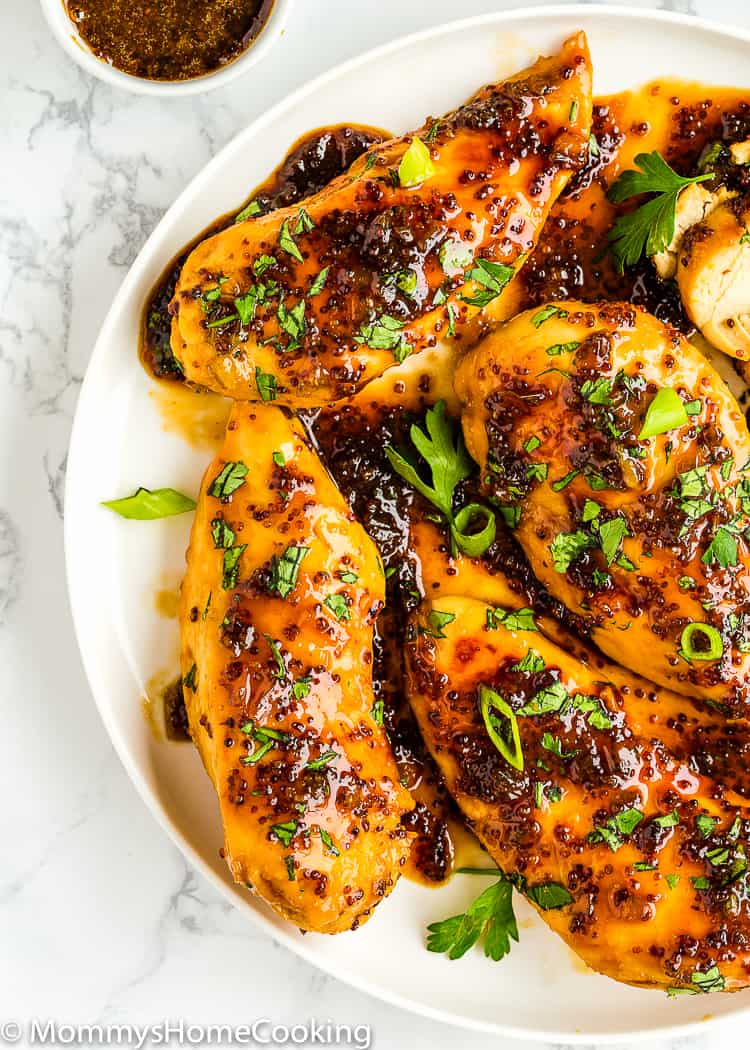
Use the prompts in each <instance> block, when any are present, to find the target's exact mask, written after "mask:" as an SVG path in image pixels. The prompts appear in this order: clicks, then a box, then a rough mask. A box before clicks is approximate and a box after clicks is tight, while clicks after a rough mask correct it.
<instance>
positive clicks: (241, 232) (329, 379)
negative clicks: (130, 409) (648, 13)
mask: <svg viewBox="0 0 750 1050" xmlns="http://www.w3.org/2000/svg"><path fill="white" fill-rule="evenodd" d="M590 88H591V65H590V61H589V55H588V48H587V44H586V39H585V36H584V34H582V33H577V34H574V35H572V36H571V37H570V38H569V39H568V40H566V41H565V42H564V44H563V45H562V48H561V50H560V52H559V53H558V54H556V55H554V56H551V57H549V58H540V59H539V60H538V61H537V62H536V63H534V65H533V66H531V67H530V68H529V69H526V70H522V71H521V72H519V73H517V74H515V75H514V76H512V77H509V78H508V79H506V80H503V81H501V82H499V83H497V84H490V85H487V86H485V87H483V88H481V89H480V90H479V91H478V92H477V93H476V95H474V96H473V97H472V98H471V99H470V100H469V101H468V102H467V103H465V104H464V105H461V106H459V107H458V108H457V109H455V110H454V111H453V112H451V113H448V114H446V115H445V116H443V117H439V118H437V119H432V118H429V119H428V120H427V121H426V122H425V124H424V125H422V126H421V127H419V128H417V129H415V130H414V131H412V132H410V133H407V134H405V135H402V136H400V137H398V138H395V139H392V140H390V141H389V142H385V143H382V144H380V145H377V146H374V147H372V148H371V149H370V150H368V152H367V155H366V156H365V157H362V158H360V160H359V161H357V162H355V164H354V165H353V166H352V167H351V168H350V169H349V171H348V172H347V173H346V174H345V175H343V176H341V177H339V178H338V179H335V180H334V181H333V182H331V183H329V184H328V185H327V186H326V187H325V188H324V189H323V190H321V191H320V192H319V193H316V194H313V195H312V196H311V197H309V198H307V199H306V201H305V203H304V208H300V207H297V206H294V207H290V208H281V209H277V210H275V211H272V212H269V213H267V214H263V215H258V216H256V217H255V218H252V217H251V218H249V219H248V220H247V221H242V222H239V223H236V224H234V225H233V226H231V227H229V228H227V229H226V230H223V231H222V232H221V233H218V234H216V235H214V236H213V237H209V238H208V239H207V240H205V241H202V242H201V243H200V244H199V245H198V246H197V247H196V248H195V249H194V250H193V251H192V252H191V253H190V255H189V257H188V259H187V260H186V262H185V265H184V267H183V269H182V272H181V274H180V278H179V280H178V283H177V289H176V292H175V297H174V299H173V301H172V303H171V306H170V309H171V311H172V313H173V324H172V349H173V351H174V353H175V356H176V357H177V358H178V360H179V361H180V362H181V364H182V366H183V368H184V371H185V374H186V376H187V377H188V378H189V379H191V380H192V381H193V382H195V383H198V384H200V385H202V386H206V387H208V388H209V389H211V390H214V391H216V392H217V393H221V394H224V395H226V396H228V397H232V398H234V399H235V400H248V401H254V400H257V399H258V398H261V399H263V400H268V401H270V400H273V401H275V402H276V403H277V404H278V405H284V406H286V407H291V408H297V407H305V408H310V407H317V406H320V405H323V404H326V403H328V402H331V401H334V400H338V399H341V398H343V397H346V396H349V395H351V394H353V393H355V392H356V391H357V390H359V389H361V388H362V387H363V386H364V385H365V384H366V383H367V382H368V381H369V380H371V379H372V378H374V377H375V376H377V375H379V374H380V373H381V372H383V371H384V370H385V369H388V368H390V367H392V366H393V364H394V362H401V361H403V360H404V359H405V358H406V357H407V356H409V355H412V354H418V353H421V352H423V351H424V350H425V349H427V348H430V347H434V346H436V345H437V344H438V342H439V341H442V340H444V339H445V338H447V337H453V336H454V335H455V336H456V337H458V336H459V335H463V333H464V331H465V330H466V329H467V328H468V327H469V326H470V324H471V322H472V321H473V319H474V318H476V317H478V316H479V314H480V312H481V311H483V310H484V308H485V307H487V306H488V304H489V303H490V302H491V301H493V300H495V299H499V296H500V292H501V291H502V288H504V287H505V285H507V284H508V282H509V281H510V280H512V278H513V276H514V275H515V273H516V271H517V270H518V269H519V268H520V267H521V266H522V264H523V262H524V261H525V259H526V257H527V255H528V253H529V252H530V251H532V250H533V248H534V246H535V244H536V242H537V240H538V237H539V235H540V233H541V231H542V229H543V227H544V223H545V221H546V219H547V217H548V215H549V210H550V207H551V206H552V204H553V203H554V201H555V200H556V199H557V197H558V195H559V193H560V192H561V190H562V189H563V188H564V187H565V186H566V185H567V183H568V182H569V180H570V178H571V176H572V175H573V174H574V173H575V172H577V171H579V170H581V169H582V167H583V165H584V163H585V160H586V157H587V151H588V142H589V133H590V126H591V94H590ZM417 140H419V141H417ZM424 140H427V143H428V144H429V145H428V144H427V143H425V141H424Z"/></svg>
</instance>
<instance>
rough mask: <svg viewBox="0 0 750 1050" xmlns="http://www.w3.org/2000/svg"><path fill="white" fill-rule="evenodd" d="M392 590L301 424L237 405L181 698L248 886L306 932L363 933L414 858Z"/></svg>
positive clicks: (191, 565)
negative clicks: (376, 642) (393, 705)
mask: <svg viewBox="0 0 750 1050" xmlns="http://www.w3.org/2000/svg"><path fill="white" fill-rule="evenodd" d="M384 586H385V581H384V573H383V568H382V565H381V562H380V558H379V556H378V554H377V551H376V549H375V547H374V545H373V543H372V542H371V541H370V539H369V538H368V537H367V535H366V534H365V532H364V530H363V529H362V528H361V527H360V526H359V525H358V524H357V523H356V521H355V520H354V518H353V516H352V514H351V512H350V511H349V509H348V507H347V505H346V503H345V502H344V500H343V498H342V497H341V495H340V494H339V492H338V490H337V489H336V487H335V486H334V484H333V482H332V481H331V480H330V478H329V476H328V474H327V473H326V471H325V469H324V468H323V467H322V465H321V463H320V462H319V460H318V458H317V456H316V455H315V453H314V452H313V451H312V450H311V448H310V446H309V444H308V441H307V439H306V436H305V434H304V431H303V430H302V428H301V426H300V425H299V424H298V423H297V422H295V421H293V420H291V419H289V418H288V417H287V416H286V415H285V414H284V412H283V411H282V410H280V409H277V408H274V407H269V406H263V405H258V406H251V405H237V406H235V408H234V410H233V412H232V415H231V417H230V420H229V425H228V429H227V433H226V439H225V442H224V446H223V448H222V449H221V452H220V454H219V456H218V458H217V459H216V460H214V462H213V463H212V464H211V466H210V467H209V469H208V471H207V473H206V476H205V478H204V481H203V485H202V488H201V494H200V498H199V503H198V508H197V511H196V516H195V523H194V525H193V530H192V534H191V539H190V547H189V550H188V554H187V574H186V576H185V580H184V583H183V588H182V605H181V631H182V673H183V692H184V695H185V701H186V707H187V713H188V719H189V724H190V733H191V736H192V738H193V740H194V742H195V744H196V746H197V748H198V750H199V752H200V755H201V758H202V759H203V763H204V765H205V767H206V770H207V772H208V774H209V776H210V777H211V780H212V781H213V783H214V787H215V788H216V792H217V795H218V797H219V806H220V809H221V816H222V820H223V823H224V834H225V843H226V845H225V850H226V859H227V862H228V864H229V867H230V868H231V871H232V874H233V876H234V878H235V880H236V881H237V882H240V883H247V885H248V887H249V888H252V889H254V890H255V891H256V892H257V893H258V894H259V895H260V896H261V897H263V898H264V899H265V900H266V901H268V903H269V904H271V905H272V907H274V908H275V909H276V911H278V912H279V913H280V914H281V915H283V916H284V917H285V918H287V919H289V920H291V921H292V922H294V923H296V925H298V926H300V927H301V928H302V929H306V930H316V931H318V932H321V933H337V932H339V931H341V930H348V929H354V928H356V927H357V926H358V925H359V924H361V923H362V922H364V921H365V920H366V919H367V918H368V917H369V915H370V914H371V912H372V909H373V908H374V906H375V905H376V904H377V903H378V901H380V900H381V899H382V898H383V897H385V896H386V895H387V894H388V893H390V891H391V890H392V888H393V886H394V884H395V882H396V880H397V879H398V876H399V873H400V870H401V867H402V865H403V863H404V861H405V858H406V857H407V855H408V852H409V845H410V835H409V834H408V833H407V832H406V831H405V830H404V828H403V827H402V823H401V818H402V817H403V816H404V814H406V813H407V812H408V811H409V810H410V809H411V808H412V805H413V803H412V801H411V798H410V797H409V794H408V793H407V792H406V791H405V790H404V789H403V788H402V787H401V786H400V784H399V779H398V773H397V770H396V765H395V762H394V759H393V755H392V753H391V749H390V746H389V744H388V741H387V739H386V736H385V732H384V730H383V728H382V725H381V724H380V719H379V717H378V714H377V711H376V710H375V711H374V710H373V689H372V633H373V622H374V620H375V617H376V616H377V614H378V612H379V611H380V609H381V608H382V606H383V598H384Z"/></svg>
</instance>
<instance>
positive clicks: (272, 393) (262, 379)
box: [255, 368, 278, 401]
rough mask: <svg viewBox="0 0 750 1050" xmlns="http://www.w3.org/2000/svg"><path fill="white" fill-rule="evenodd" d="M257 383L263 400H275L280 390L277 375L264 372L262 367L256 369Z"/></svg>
mask: <svg viewBox="0 0 750 1050" xmlns="http://www.w3.org/2000/svg"><path fill="white" fill-rule="evenodd" d="M255 385H256V387H257V388H258V393H259V394H260V398H261V401H275V400H276V394H277V392H278V382H277V380H276V376H275V375H272V373H271V372H264V371H263V370H262V369H261V368H256V369H255Z"/></svg>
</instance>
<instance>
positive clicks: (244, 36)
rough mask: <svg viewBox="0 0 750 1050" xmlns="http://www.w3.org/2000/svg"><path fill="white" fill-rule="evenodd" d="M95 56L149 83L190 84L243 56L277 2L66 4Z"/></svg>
mask: <svg viewBox="0 0 750 1050" xmlns="http://www.w3.org/2000/svg"><path fill="white" fill-rule="evenodd" d="M66 6H67V11H68V15H69V16H70V19H71V21H72V22H73V23H74V24H75V26H76V28H77V29H78V32H79V33H80V34H81V36H82V38H83V39H84V40H85V42H86V43H87V44H88V46H89V48H90V49H91V51H92V52H93V53H94V54H95V55H96V56H97V58H100V59H102V61H104V62H107V63H109V65H112V66H114V67H115V68H116V69H120V70H122V71H123V72H124V73H130V74H131V76H134V77H143V78H145V79H147V80H191V79H193V78H194V77H201V76H205V75H206V74H207V73H213V72H214V71H215V70H217V69H220V68H221V67H222V66H225V65H227V63H229V62H232V61H233V60H234V59H235V58H237V57H238V55H240V54H242V52H243V51H245V50H246V49H247V48H248V47H249V46H250V45H251V44H252V42H253V40H255V38H256V37H257V36H258V34H259V33H260V31H261V29H262V28H263V26H264V25H265V23H266V21H267V19H268V16H269V14H270V12H271V8H272V7H273V0H66Z"/></svg>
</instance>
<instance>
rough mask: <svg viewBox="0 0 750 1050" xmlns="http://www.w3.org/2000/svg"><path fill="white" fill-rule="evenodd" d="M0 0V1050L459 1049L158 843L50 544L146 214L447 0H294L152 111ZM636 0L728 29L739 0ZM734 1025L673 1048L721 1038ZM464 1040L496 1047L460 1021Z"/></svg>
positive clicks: (26, 8)
mask: <svg viewBox="0 0 750 1050" xmlns="http://www.w3.org/2000/svg"><path fill="white" fill-rule="evenodd" d="M0 6H1V7H2V12H1V16H0V24H2V28H3V32H2V34H0V83H1V84H2V93H1V96H0V97H2V106H1V107H0V157H1V158H2V175H1V176H0V294H1V296H2V308H1V309H0V398H1V400H0V406H1V410H0V434H1V435H2V436H1V437H0V448H2V450H3V453H2V456H1V457H0V704H2V709H3V718H2V727H3V731H2V734H1V735H0V797H2V798H3V800H4V802H3V805H2V808H1V809H0V1042H1V1041H2V1035H3V1031H4V1030H3V1028H2V1022H3V1021H7V1020H8V1019H11V1020H16V1021H19V1022H22V1023H23V1022H27V1021H29V1020H30V1019H31V1018H33V1017H41V1018H55V1019H57V1020H59V1021H69V1022H77V1023H82V1022H97V1021H98V1022H111V1023H118V1022H119V1023H122V1022H130V1023H140V1024H143V1023H149V1022H155V1021H158V1020H161V1019H162V1018H172V1019H176V1018H184V1019H185V1020H186V1021H190V1022H193V1023H200V1024H208V1023H219V1022H225V1023H240V1022H247V1021H251V1020H252V1019H254V1018H256V1017H262V1016H267V1017H271V1018H274V1019H276V1020H279V1021H284V1022H294V1021H304V1020H306V1019H307V1018H309V1017H311V1016H314V1017H317V1018H319V1019H325V1018H332V1019H333V1020H335V1021H338V1022H349V1023H351V1024H355V1023H360V1024H369V1025H370V1026H371V1027H372V1033H373V1044H374V1045H376V1046H377V1047H380V1048H383V1050H386V1048H398V1047H401V1046H404V1045H406V1043H407V1041H408V1045H409V1046H410V1047H413V1048H414V1050H418V1048H422V1047H428V1046H429V1047H433V1048H440V1050H442V1048H447V1047H453V1046H458V1045H463V1044H464V1043H465V1041H466V1039H467V1037H466V1035H465V1034H464V1033H462V1032H461V1031H459V1030H458V1029H454V1028H451V1027H448V1026H445V1025H438V1024H436V1023H433V1022H430V1021H427V1020H423V1019H421V1018H416V1017H412V1016H410V1015H409V1014H407V1013H405V1012H402V1011H400V1010H397V1009H395V1008H392V1007H389V1006H386V1005H384V1004H382V1003H379V1002H377V1001H375V1000H373V999H370V998H368V997H367V996H365V995H362V994H360V993H358V992H355V991H352V990H351V989H349V988H348V987H346V986H345V985H343V984H340V983H339V982H337V981H335V980H333V979H332V978H328V977H326V976H323V975H322V974H320V973H318V972H317V971H316V970H314V969H313V968H311V967H310V966H309V965H307V964H306V963H304V962H302V961H300V960H299V959H297V958H296V957H295V956H293V955H291V954H290V953H289V952H288V951H287V950H285V949H283V948H281V947H280V946H278V945H276V944H274V943H273V941H272V940H271V939H270V938H269V937H268V936H267V935H266V934H264V933H260V932H258V931H257V930H255V929H254V928H253V927H252V926H251V925H249V924H248V923H247V921H246V920H245V919H244V918H242V917H241V916H240V915H239V914H237V913H236V912H234V911H233V910H232V909H231V908H230V907H229V906H228V905H227V904H226V903H225V902H223V901H222V900H221V899H220V898H219V896H218V895H217V893H216V892H215V891H214V890H213V889H212V888H211V887H209V886H208V885H206V884H205V883H204V882H203V880H202V879H201V878H200V877H199V876H197V875H196V874H195V872H194V871H193V870H192V869H191V868H190V866H189V865H187V864H186V862H185V861H184V860H183V858H182V856H181V855H180V853H179V852H178V851H177V850H176V849H175V848H174V847H173V846H172V845H171V844H170V843H169V842H168V841H167V839H166V838H165V836H164V835H163V834H162V832H161V831H160V830H159V829H158V828H157V826H156V824H155V823H154V821H153V819H152V818H151V816H150V815H149V814H148V812H147V811H146V809H145V807H144V806H143V804H142V803H141V801H140V800H139V798H138V797H137V796H136V794H135V791H134V790H133V788H132V787H131V785H130V783H129V781H128V779H127V777H126V776H125V773H124V772H123V770H122V768H121V766H120V764H119V761H118V759H117V758H116V756H115V755H114V753H113V751H112V748H111V746H110V744H109V741H108V739H107V737H106V735H105V732H104V730H103V728H102V725H101V723H100V721H99V717H98V714H97V712H96V709H95V707H94V704H93V700H92V698H91V695H90V692H89V689H88V686H87V683H86V681H85V679H84V676H83V671H82V668H81V664H80V661H79V656H78V651H77V648H76V643H75V639H74V637H73V630H72V625H71V620H70V615H69V611H68V605H67V598H66V588H65V574H64V562H63V542H62V515H63V487H64V479H65V465H66V450H67V445H68V437H69V431H70V426H71V421H72V416H73V412H74V409H75V404H76V398H77V395H78V390H79V387H80V383H81V379H82V376H83V373H84V370H85V368H86V362H87V359H88V356H89V353H90V351H91V347H92V345H93V342H94V339H95V337H96V334H97V331H98V329H99V326H100V324H101V322H102V320H103V318H104V316H105V314H106V311H107V309H108V307H109V303H110V301H111V299H112V297H113V295H114V293H115V291H116V290H117V288H118V286H119V284H120V282H121V281H122V279H123V277H124V276H125V273H126V271H127V268H128V266H129V265H130V263H131V262H132V260H133V259H134V257H135V255H136V254H137V252H138V250H139V248H140V247H141V245H142V244H143V241H144V240H145V238H146V236H147V235H148V233H149V232H150V230H151V229H152V228H153V226H154V225H155V224H156V222H157V221H158V220H159V217H160V216H161V215H162V213H163V212H164V210H165V209H166V208H167V206H168V205H169V204H170V203H171V201H172V200H173V199H174V198H175V196H176V195H177V194H178V193H179V191H180V190H181V189H182V188H183V187H184V186H185V184H186V183H187V182H188V180H189V179H190V178H191V177H192V176H193V175H194V174H195V173H196V172H197V171H199V170H200V169H201V168H202V167H203V165H204V164H205V163H206V161H207V160H208V159H209V158H210V157H211V156H212V155H213V154H214V153H215V152H216V151H217V150H218V149H220V147H221V146H223V145H224V143H225V142H227V141H228V140H229V139H230V138H231V137H232V136H233V135H234V134H235V133H236V132H237V131H238V130H239V129H241V128H242V127H244V125H245V124H246V123H247V122H248V121H250V120H251V119H252V118H253V117H255V116H256V115H257V114H258V113H260V112H262V111H263V110H264V109H265V108H266V107H267V106H268V105H269V104H270V103H271V102H274V101H276V100H277V99H278V98H280V97H282V96H283V95H284V94H286V93H287V92H288V91H290V90H291V89H292V88H294V87H296V86H297V85H299V84H301V83H302V82H304V81H305V80H307V79H308V78H309V77H310V76H312V75H314V74H316V73H318V72H320V71H321V70H323V69H326V68H328V67H330V66H331V65H333V64H334V63H337V62H339V61H340V60H342V59H344V58H346V57H348V56H350V55H352V54H354V53H356V52H358V51H360V50H363V49H365V48H367V47H370V46H372V45H375V44H378V43H381V42H383V41H386V40H388V39H391V38H393V37H395V36H398V35H401V34H403V33H407V32H411V31H413V30H415V29H419V28H422V27H425V26H427V25H430V24H436V23H438V22H441V21H444V20H447V19H449V18H451V17H455V16H456V14H457V13H459V12H458V9H457V8H456V5H455V3H454V2H452V0H358V2H355V3H352V2H351V0H297V4H296V10H295V12H294V15H293V18H292V20H291V24H290V26H289V29H288V30H287V32H286V34H285V37H284V39H283V40H282V41H281V43H280V44H279V46H278V47H277V48H276V49H275V50H274V52H273V53H272V54H271V55H270V56H269V57H268V58H267V59H266V60H264V62H263V63H262V64H261V65H260V66H259V67H257V68H256V69H255V70H253V71H252V72H250V73H249V75H247V76H245V77H243V78H241V79H240V80H238V81H236V82H235V83H234V84H232V85H230V86H228V87H226V88H224V89H221V90H219V91H217V92H214V93H211V94H208V95H206V96H198V97H195V98H190V99H184V100H179V101H173V102H170V103H164V102H161V101H158V100H154V99H146V98H140V97H136V96H132V95H127V94H124V93H118V92H116V91H113V90H111V89H109V88H108V87H106V86H104V85H103V84H101V83H99V82H98V81H95V80H92V79H90V78H88V77H87V76H85V75H84V74H83V73H82V72H81V71H80V70H79V69H78V68H77V67H76V66H74V65H73V64H72V63H71V62H70V60H69V59H68V58H67V56H66V55H65V54H63V52H62V51H61V50H60V49H59V48H58V46H57V44H56V43H55V42H54V40H53V39H52V37H51V35H50V33H49V31H48V29H47V27H46V24H45V23H44V21H43V19H42V16H41V13H40V11H39V8H38V5H37V4H36V3H34V2H31V0H2V4H1V5H0ZM498 6H506V5H504V4H502V3H499V2H498V0H464V2H463V4H462V5H460V13H461V14H472V13H481V12H485V11H491V10H494V9H496V8H497V7H498ZM507 6H511V5H507ZM534 6H536V5H534ZM634 6H635V5H634ZM638 6H649V5H648V4H646V5H640V4H639V5H638ZM655 6H662V7H668V8H674V9H677V10H680V11H684V12H687V13H690V14H697V15H704V16H707V17H713V18H716V19H721V20H723V21H726V22H730V23H734V24H741V25H745V26H750V8H748V6H747V4H746V2H745V0H672V2H669V0H665V2H664V3H662V4H659V5H655ZM745 1024H746V1022H745V1023H744V1024H743V1023H742V1022H729V1023H726V1024H724V1025H723V1026H722V1027H720V1028H712V1029H710V1030H708V1031H707V1032H706V1033H704V1034H701V1035H699V1036H698V1037H697V1038H695V1039H693V1040H690V1041H688V1042H689V1045H690V1046H695V1047H701V1048H702V1050H718V1048H719V1046H720V1045H721V1041H722V1040H726V1039H733V1040H734V1042H735V1044H737V1043H738V1042H740V1045H741V1040H742V1039H743V1031H744V1025H745ZM11 1034H12V1030H11ZM744 1038H745V1039H746V1036H745V1037H744ZM22 1042H23V1040H22ZM511 1042H512V1041H504V1045H505V1046H509V1043H511ZM661 1044H663V1045H664V1046H665V1047H667V1046H670V1047H673V1046H674V1045H675V1044H674V1043H670V1042H669V1041H665V1040H661V1041H660V1045H661ZM471 1045H472V1046H473V1047H476V1048H478V1050H482V1048H484V1047H490V1046H495V1045H497V1040H493V1039H492V1038H491V1037H489V1036H483V1035H472V1036H471ZM519 1046H520V1044H519Z"/></svg>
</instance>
